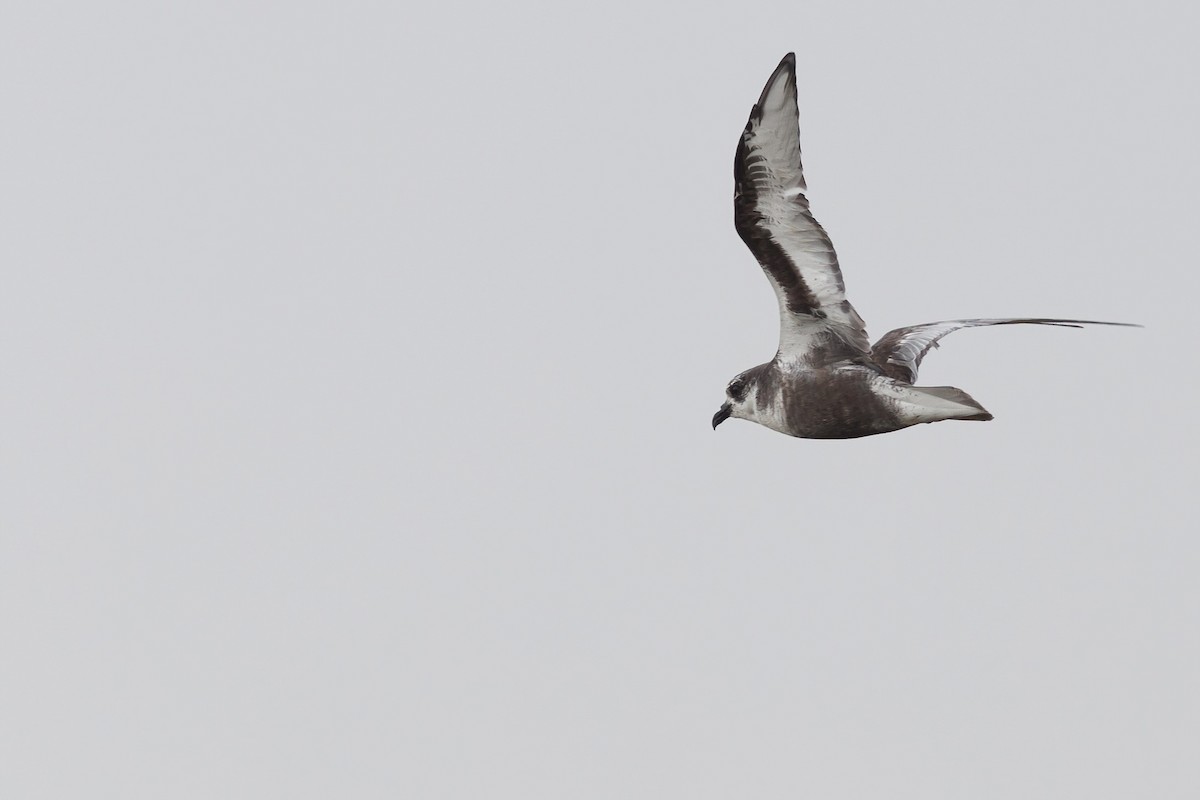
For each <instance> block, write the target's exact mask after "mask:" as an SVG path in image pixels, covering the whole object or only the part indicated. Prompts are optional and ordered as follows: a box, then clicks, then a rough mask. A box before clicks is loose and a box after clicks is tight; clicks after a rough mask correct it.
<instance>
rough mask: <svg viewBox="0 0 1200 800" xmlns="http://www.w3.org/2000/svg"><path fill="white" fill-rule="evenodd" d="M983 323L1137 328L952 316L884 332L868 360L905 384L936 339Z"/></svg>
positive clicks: (1086, 321)
mask: <svg viewBox="0 0 1200 800" xmlns="http://www.w3.org/2000/svg"><path fill="white" fill-rule="evenodd" d="M986 325H1057V326H1058V327H1061V328H1082V327H1083V326H1084V325H1120V326H1123V327H1126V328H1140V327H1142V326H1141V325H1134V324H1131V323H1128V322H1098V321H1096V320H1091V319H1043V318H1037V317H1020V318H1017V317H1014V318H1011V319H955V320H949V321H946V322H927V323H925V324H924V325H912V326H910V327H908V328H897V329H896V330H894V331H889V332H888V333H886V334H884V335H883V338H881V339H880V340H879V341H878V342H876V343H875V346H874V347H872V348H871V359H872V360H873V361H874V362H875V363H876V364H878V365H879V366H880V367H882V368H883V371H884V372H885V373H887V374H888V375H889V376H891V377H892V378H895V379H896V380H898V381H904V382H906V383H912V382H913V381H915V380H916V379H917V369H918V368H919V367H920V366H921V359H923V358H924V357H925V354H926V353H928V352H929V351H930V350H932V349H933V348H934V347H937V343H938V340H939V339H941V338H942V337H944V336H946V335H948V334H951V333H954V332H955V331H957V330H961V329H963V328H980V327H983V326H986Z"/></svg>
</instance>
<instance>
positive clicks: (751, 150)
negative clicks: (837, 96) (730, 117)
mask: <svg viewBox="0 0 1200 800" xmlns="http://www.w3.org/2000/svg"><path fill="white" fill-rule="evenodd" d="M733 175H734V194H733V208H734V223H735V225H736V226H737V231H738V234H739V235H740V236H741V237H742V241H744V242H745V243H746V245H747V246H748V247H749V248H750V251H751V252H753V253H754V257H755V258H757V259H758V263H759V264H761V265H762V268H763V271H764V272H766V273H767V278H768V279H769V280H770V281H771V286H772V287H773V288H774V289H775V295H776V296H777V297H778V299H779V352H780V355H782V356H785V357H794V358H799V359H803V360H806V361H808V362H809V363H810V364H819V363H829V362H832V361H838V360H841V359H843V358H851V357H857V356H864V355H866V354H867V353H868V352H869V351H870V340H869V339H868V338H867V332H866V329H865V325H864V324H863V321H862V318H861V317H859V316H858V313H857V312H856V311H855V310H854V307H853V306H851V305H850V303H849V301H847V300H846V286H845V284H844V283H843V282H842V272H841V269H840V268H839V267H838V261H837V254H836V253H835V252H834V250H833V243H832V242H831V241H830V240H829V235H828V234H826V233H825V230H824V229H823V228H822V227H821V226H820V224H819V223H818V222H817V221H816V220H815V219H814V218H813V215H812V213H811V212H810V211H809V208H808V198H807V197H805V195H804V192H805V191H806V189H807V187H806V186H805V183H804V167H803V165H802V164H801V163H800V122H799V112H798V110H797V107H796V56H795V54H794V53H788V54H787V55H786V56H784V58H783V61H781V62H780V63H779V66H778V67H777V68H776V69H775V73H774V74H773V75H771V79H770V80H769V81H767V85H766V87H765V88H764V89H763V91H762V96H761V97H759V98H758V103H756V104H755V106H754V108H753V109H752V110H751V112H750V121H749V122H747V123H746V130H745V131H744V132H743V133H742V138H741V141H740V142H738V149H737V158H736V160H735V161H734V166H733Z"/></svg>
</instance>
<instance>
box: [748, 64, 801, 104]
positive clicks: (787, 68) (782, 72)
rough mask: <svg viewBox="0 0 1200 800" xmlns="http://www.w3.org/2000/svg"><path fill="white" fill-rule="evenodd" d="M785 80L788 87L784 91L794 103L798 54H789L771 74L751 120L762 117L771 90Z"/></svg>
mask: <svg viewBox="0 0 1200 800" xmlns="http://www.w3.org/2000/svg"><path fill="white" fill-rule="evenodd" d="M781 79H782V80H783V83H784V86H785V87H788V88H786V89H785V90H784V91H785V92H788V90H789V89H790V94H791V95H792V101H793V103H794V100H795V93H796V54H795V53H788V54H787V55H785V56H784V57H783V58H782V59H781V60H780V62H779V66H777V67H776V68H775V71H774V72H772V73H771V77H770V78H768V79H767V83H766V85H765V86H763V90H762V94H760V95H759V96H758V102H757V103H755V104H754V109H753V110H752V111H751V119H754V118H755V117H756V116H761V114H762V112H763V109H764V108H765V107H766V103H767V97H768V95H770V94H771V90H772V89H773V88H774V87H775V85H776V84H777V83H779V81H780V80H781Z"/></svg>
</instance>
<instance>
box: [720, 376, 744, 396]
mask: <svg viewBox="0 0 1200 800" xmlns="http://www.w3.org/2000/svg"><path fill="white" fill-rule="evenodd" d="M745 388H746V382H745V381H744V380H742V379H741V378H738V379H736V380H734V381H732V382H731V383H730V384H729V386H728V387H726V389H725V392H726V393H727V394H728V395H729V396H730V397H735V398H738V399H740V398H741V396H742V392H743V391H744V390H745Z"/></svg>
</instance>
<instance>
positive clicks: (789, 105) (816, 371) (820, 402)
mask: <svg viewBox="0 0 1200 800" xmlns="http://www.w3.org/2000/svg"><path fill="white" fill-rule="evenodd" d="M733 176H734V189H733V208H734V223H735V225H736V226H737V231H738V234H739V235H740V236H741V237H742V241H744V242H745V243H746V246H747V247H749V248H750V251H751V252H752V253H754V256H755V258H757V259H758V263H759V264H760V265H761V266H762V268H763V271H764V272H766V274H767V279H768V280H769V281H770V282H771V287H772V288H773V289H774V290H775V295H776V297H777V298H778V300H779V351H778V352H777V353H776V354H775V358H773V359H771V361H769V362H767V363H766V364H760V365H758V366H757V367H752V368H750V369H748V370H746V371H745V372H743V373H741V374H740V375H738V376H737V377H735V378H734V379H733V380H732V381H730V382H729V385H728V386H727V387H726V388H725V403H724V404H723V405H722V406H721V410H720V411H718V412H717V413H716V414H715V415H714V416H713V420H712V424H713V429H714V430H715V429H716V427H717V426H718V425H720V424H721V423H722V422H724V421H725V420H727V419H729V418H730V417H735V418H738V419H748V420H750V421H751V422H757V423H758V424H760V425H765V426H767V427H768V428H771V429H772V430H776V431H779V432H780V433H786V434H788V435H790V436H800V437H804V438H807V439H852V438H855V437H858V436H870V435H871V434H875V433H888V432H889V431H896V430H900V429H901V428H907V427H908V426H910V425H916V424H917V423H921V422H939V421H941V420H944V419H968V420H989V419H991V418H992V415H991V414H989V413H988V412H987V410H986V409H985V408H984V407H983V406H981V405H980V404H979V403H977V402H976V401H975V399H974V398H973V397H971V396H970V395H969V394H967V393H966V392H964V391H963V390H962V389H956V388H954V387H952V386H914V385H913V382H914V381H916V379H917V368H918V367H919V366H920V365H921V359H922V358H924V357H925V354H926V353H928V352H929V350H930V349H931V348H933V347H935V346H936V345H937V342H938V340H939V339H941V338H942V337H943V336H946V335H947V334H949V333H953V332H954V331H956V330H959V329H961V328H975V327H980V326H984V325H1017V324H1032V325H1059V326H1065V327H1079V326H1081V325H1126V324H1127V323H1121V322H1097V321H1095V320H1079V319H1043V318H1032V317H1030V318H1010V319H958V320H950V321H947V322H929V323H925V324H924V325H913V326H911V327H908V328H898V329H897V330H894V331H892V332H891V333H888V334H886V335H885V336H884V337H883V338H882V339H880V340H879V341H878V342H876V343H875V345H874V346H872V345H871V343H870V340H869V339H868V338H867V331H866V327H865V325H864V323H863V320H862V317H860V316H859V315H858V312H856V311H855V310H854V306H852V305H850V301H849V300H847V299H846V286H845V284H844V283H843V282H842V272H841V269H840V268H839V267H838V261H837V254H836V253H834V250H833V243H832V242H831V241H830V240H829V236H828V234H826V233H825V230H824V228H822V227H821V225H820V224H819V223H818V222H817V221H816V219H814V218H813V215H812V213H811V212H810V211H809V208H808V198H807V197H806V196H805V191H806V190H807V188H808V187H807V186H806V185H805V183H804V168H803V166H802V165H801V163H800V122H799V112H798V110H797V107H796V56H795V54H794V53H788V54H787V55H786V56H784V57H783V61H781V62H780V63H779V66H778V67H777V68H776V69H775V72H774V74H773V75H771V79H770V80H768V81H767V85H766V86H765V87H764V88H763V91H762V95H761V96H760V97H759V98H758V103H756V104H755V106H754V108H753V109H751V111H750V121H749V122H747V123H746V130H745V131H743V132H742V138H741V141H739V142H738V148H737V157H736V159H735V160H734V165H733ZM1133 327H1137V326H1133Z"/></svg>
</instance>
